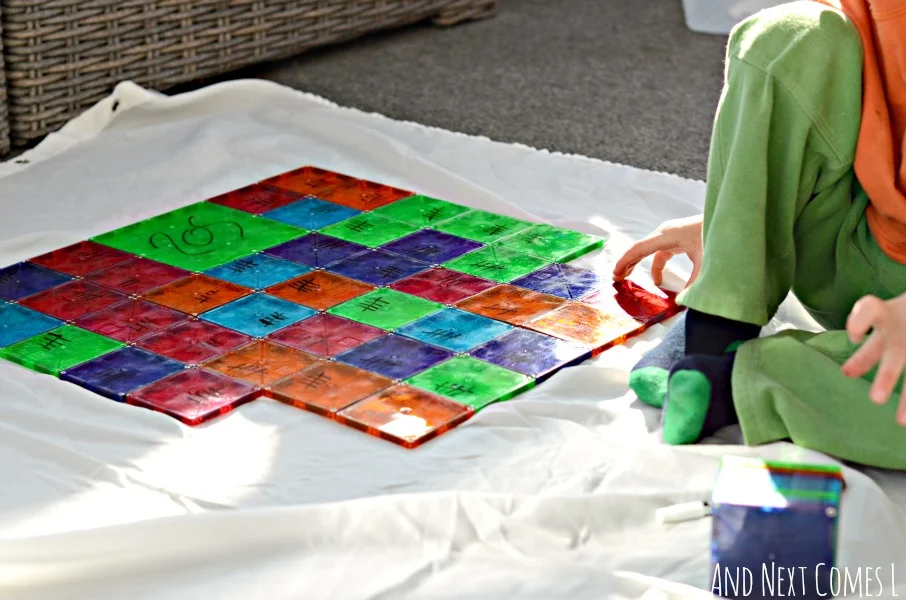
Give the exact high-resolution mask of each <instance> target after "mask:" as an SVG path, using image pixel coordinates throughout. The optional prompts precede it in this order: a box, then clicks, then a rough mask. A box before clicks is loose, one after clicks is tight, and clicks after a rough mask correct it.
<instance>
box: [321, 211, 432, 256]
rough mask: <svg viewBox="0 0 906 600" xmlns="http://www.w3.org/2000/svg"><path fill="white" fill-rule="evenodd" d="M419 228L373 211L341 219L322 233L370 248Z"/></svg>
mask: <svg viewBox="0 0 906 600" xmlns="http://www.w3.org/2000/svg"><path fill="white" fill-rule="evenodd" d="M418 229H419V228H418V227H416V226H414V225H410V224H409V223H403V222H402V221H397V220H396V219H388V218H387V217H383V216H381V215H379V214H377V213H373V212H371V213H362V214H361V215H358V216H355V217H352V218H351V219H346V220H345V221H340V222H339V223H337V224H336V225H331V226H330V227H325V228H324V229H322V230H321V233H323V234H325V235H330V236H333V237H335V238H340V239H341V240H346V241H347V242H355V243H356V244H362V245H363V246H368V247H369V248H377V247H378V246H381V245H383V244H386V243H387V242H392V241H393V240H397V239H399V238H401V237H404V236H407V235H409V234H410V233H415V232H416V231H418Z"/></svg>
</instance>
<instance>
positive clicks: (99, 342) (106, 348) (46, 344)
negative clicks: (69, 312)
mask: <svg viewBox="0 0 906 600" xmlns="http://www.w3.org/2000/svg"><path fill="white" fill-rule="evenodd" d="M124 345H125V344H121V343H120V342H117V341H115V340H111V339H110V338H108V337H104V336H103V335H98V334H96V333H92V332H90V331H87V330H85V329H82V328H81V327H76V326H75V325H63V326H62V327H57V328H56V329H51V330H50V331H47V332H45V333H42V334H41V335H36V336H35V337H33V338H28V339H27V340H23V341H21V342H19V343H17V344H13V345H12V346H7V347H6V348H4V349H2V350H0V358H5V359H6V360H9V361H12V362H15V363H19V364H20V365H22V366H23V367H28V368H29V369H31V370H33V371H38V372H39V373H48V374H50V375H57V376H59V374H60V371H65V370H66V369H70V368H72V367H74V366H76V365H80V364H82V363H83V362H87V361H89V360H92V359H94V358H97V357H98V356H100V355H102V354H107V353H108V352H113V351H114V350H117V349H118V348H122V347H123V346H124Z"/></svg>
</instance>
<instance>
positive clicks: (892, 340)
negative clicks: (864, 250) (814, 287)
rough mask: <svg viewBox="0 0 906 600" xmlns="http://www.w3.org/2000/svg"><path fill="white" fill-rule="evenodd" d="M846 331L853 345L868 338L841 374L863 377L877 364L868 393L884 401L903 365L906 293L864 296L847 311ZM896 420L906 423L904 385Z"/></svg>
mask: <svg viewBox="0 0 906 600" xmlns="http://www.w3.org/2000/svg"><path fill="white" fill-rule="evenodd" d="M846 331H847V333H848V334H849V339H850V341H852V342H853V343H854V344H861V343H862V342H863V341H864V340H865V338H866V336H868V341H866V342H865V343H864V344H862V347H861V348H859V350H857V351H856V352H855V354H853V355H852V356H851V357H850V359H849V360H847V361H846V362H845V363H843V366H842V367H841V370H842V371H843V374H844V375H846V376H847V377H862V376H863V375H865V374H866V373H868V372H869V371H870V370H871V369H872V368H873V367H875V366H876V365H877V366H878V372H877V373H876V374H875V376H874V382H873V383H872V386H871V390H870V392H869V393H870V395H871V399H872V401H873V402H875V403H877V404H886V403H887V401H888V400H889V399H890V396H891V394H892V393H893V390H894V388H895V387H896V385H897V383H899V382H900V380H901V379H902V377H903V369H904V367H906V294H903V295H901V296H897V297H896V298H893V299H891V300H887V301H884V300H881V299H880V298H876V297H874V296H865V297H864V298H862V299H861V300H859V301H858V302H856V305H855V306H854V307H853V309H852V312H850V314H849V319H848V320H847V322H846ZM869 332H871V335H870V336H869ZM897 421H898V422H899V423H900V424H901V425H906V386H904V388H903V391H902V392H901V393H900V405H899V407H898V408H897Z"/></svg>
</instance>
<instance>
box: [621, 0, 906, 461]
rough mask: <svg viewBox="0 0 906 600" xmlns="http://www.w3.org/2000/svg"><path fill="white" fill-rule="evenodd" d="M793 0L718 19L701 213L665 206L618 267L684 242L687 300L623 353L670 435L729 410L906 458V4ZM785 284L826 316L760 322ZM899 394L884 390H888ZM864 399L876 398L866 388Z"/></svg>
mask: <svg viewBox="0 0 906 600" xmlns="http://www.w3.org/2000/svg"><path fill="white" fill-rule="evenodd" d="M840 4H841V2H837V3H834V2H832V1H831V0H824V1H822V2H818V1H812V0H809V1H803V2H795V3H791V4H786V5H782V6H780V7H777V8H773V9H769V10H766V11H763V12H761V13H759V14H758V15H756V16H755V17H752V18H750V19H749V20H747V21H745V22H744V23H742V24H740V25H739V26H737V28H736V29H735V30H734V31H733V33H732V34H731V36H730V42H729V46H728V53H727V64H726V84H725V86H724V90H723V94H722V97H721V101H720V105H719V107H718V111H717V116H716V119H715V123H714V130H713V136H712V141H711V152H710V157H709V164H708V187H707V195H706V204H705V213H704V215H703V216H702V217H698V218H693V219H688V220H684V221H676V222H670V223H666V224H664V225H663V226H661V227H660V228H659V229H658V230H657V231H655V232H654V233H653V234H652V235H650V236H649V237H648V238H646V239H644V240H642V241H640V242H638V243H637V244H635V245H634V246H633V247H632V248H630V249H629V250H628V251H627V252H626V254H625V255H624V256H623V257H622V259H620V261H619V263H618V264H617V265H616V267H615V268H614V278H615V279H617V280H620V279H623V278H625V277H627V276H628V275H629V273H630V272H631V271H632V269H633V267H634V266H635V265H636V264H637V263H638V262H639V261H640V260H642V259H643V258H645V257H647V256H650V255H652V254H653V255H654V259H653V265H652V274H653V277H654V279H655V282H656V283H660V279H661V276H662V272H663V268H664V265H665V263H666V262H667V261H668V260H669V259H670V257H671V256H674V255H676V254H679V253H685V254H687V255H688V256H689V257H690V258H691V260H692V262H693V264H694V266H695V268H694V271H693V273H692V278H691V279H690V282H689V284H688V285H687V288H686V289H685V290H684V291H683V293H682V294H681V295H680V296H679V301H680V303H681V304H683V305H685V306H686V307H687V308H688V310H687V311H686V313H685V321H684V322H681V323H679V324H677V326H675V327H674V328H673V329H672V330H671V331H670V332H669V333H668V335H667V336H666V337H665V339H664V341H663V342H662V343H661V344H660V345H659V346H658V347H657V348H655V349H654V350H653V351H651V352H650V353H649V354H648V355H646V356H645V357H644V358H643V359H642V360H641V361H640V362H639V364H638V365H636V366H635V367H634V368H633V372H632V374H631V376H630V386H631V387H632V389H633V390H634V391H635V392H636V394H638V396H639V398H640V399H641V400H642V401H644V402H647V403H648V404H651V405H654V406H663V408H664V413H663V435H664V439H665V441H666V442H667V443H670V444H688V443H694V442H697V441H699V440H701V439H702V438H704V437H706V436H709V435H711V434H712V433H714V432H715V431H716V430H717V429H719V428H721V427H723V426H725V425H730V424H734V423H737V422H738V423H739V424H740V427H741V428H742V433H743V435H744V437H745V440H746V443H747V444H751V445H755V444H763V443H769V442H773V441H778V440H785V439H789V440H792V441H793V442H794V443H796V444H799V445H801V446H804V447H807V448H812V449H814V450H818V451H821V452H825V453H828V454H831V455H834V456H837V457H839V458H841V459H843V460H848V461H853V462H858V463H862V464H866V465H872V466H876V467H882V468H893V469H906V426H904V425H906V393H902V398H901V391H900V390H901V389H902V386H901V379H902V374H903V369H904V366H906V157H904V141H906V140H904V130H906V35H902V34H906V10H904V9H906V3H904V2H903V0H842V6H841V5H840ZM790 290H792V291H793V293H794V294H795V295H796V296H797V298H798V299H799V300H800V301H801V302H802V304H803V305H804V306H805V307H806V309H807V310H808V311H809V312H810V313H811V314H812V315H813V316H814V318H815V319H816V320H817V321H818V322H819V323H820V324H821V325H822V326H824V327H825V328H827V329H828V331H826V332H823V333H820V334H811V333H806V332H803V331H789V332H783V333H780V334H778V335H774V336H770V337H764V338H760V339H759V338H758V336H759V333H760V330H761V328H762V327H763V326H764V325H766V324H767V322H768V321H769V320H770V319H771V317H772V316H773V315H774V313H775V312H776V310H777V308H778V306H779V305H780V303H781V302H782V301H783V300H784V298H785V297H786V295H787V293H788V292H789V291H790ZM894 396H895V397H894ZM869 398H870V401H869Z"/></svg>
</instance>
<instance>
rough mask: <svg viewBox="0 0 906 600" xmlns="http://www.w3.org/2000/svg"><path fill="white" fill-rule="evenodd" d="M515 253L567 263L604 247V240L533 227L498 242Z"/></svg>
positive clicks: (565, 231) (560, 230) (586, 235)
mask: <svg viewBox="0 0 906 600" xmlns="http://www.w3.org/2000/svg"><path fill="white" fill-rule="evenodd" d="M500 243H501V244H502V245H504V246H506V247H507V248H511V249H512V250H515V251H517V252H522V253H524V254H531V255H532V256H537V257H539V258H543V259H545V260H549V261H551V262H569V261H571V260H575V259H576V258H579V257H580V256H582V255H583V254H588V253H589V252H593V251H595V250H598V249H599V248H602V247H603V246H604V238H602V237H600V236H596V235H590V234H587V233H580V232H578V231H572V230H570V229H564V228H562V227H555V226H553V225H547V224H542V225H535V226H534V227H532V228H531V229H527V230H525V231H523V232H521V233H518V234H516V235H514V236H512V237H508V238H506V239H504V240H502V241H501V242H500Z"/></svg>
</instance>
